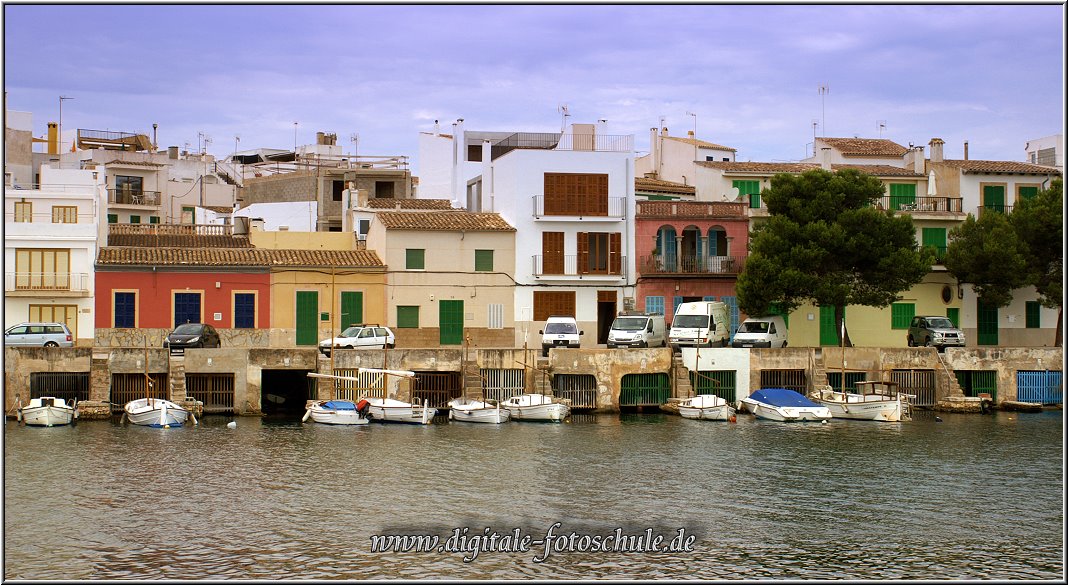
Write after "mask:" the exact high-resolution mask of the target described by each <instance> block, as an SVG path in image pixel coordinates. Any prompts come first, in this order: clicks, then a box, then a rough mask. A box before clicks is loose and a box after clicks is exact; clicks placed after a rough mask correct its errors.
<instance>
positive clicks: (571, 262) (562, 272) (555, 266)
mask: <svg viewBox="0 0 1068 585" xmlns="http://www.w3.org/2000/svg"><path fill="white" fill-rule="evenodd" d="M557 258H560V257H559V256H557ZM586 258H587V261H586V262H585V263H584V264H585V265H584V266H583V267H582V269H581V271H580V269H579V257H578V256H577V255H570V256H563V261H562V262H561V261H560V260H557V261H556V262H555V263H554V262H553V261H552V259H550V261H549V263H548V265H546V263H545V261H544V260H545V257H544V256H542V255H541V254H538V255H536V256H533V257H532V258H531V259H532V260H533V273H534V276H578V277H583V276H616V277H621V276H623V273H624V271H625V270H626V266H627V257H626V256H621V257H620V259H619V260H620V261H619V269H618V270H612V267H611V261H610V260H609V259H607V258H601V259H600V260H604V264H602V265H598V261H597V259H594V257H593V256H587V257H586Z"/></svg>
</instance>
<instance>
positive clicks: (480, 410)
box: [449, 398, 511, 424]
mask: <svg viewBox="0 0 1068 585" xmlns="http://www.w3.org/2000/svg"><path fill="white" fill-rule="evenodd" d="M509 418H511V415H510V414H509V413H508V409H506V408H501V403H500V402H497V403H496V404H491V403H489V402H483V401H481V400H472V399H470V398H453V399H452V400H450V401H449V420H455V421H461V422H474V423H494V424H496V423H503V422H508V419H509Z"/></svg>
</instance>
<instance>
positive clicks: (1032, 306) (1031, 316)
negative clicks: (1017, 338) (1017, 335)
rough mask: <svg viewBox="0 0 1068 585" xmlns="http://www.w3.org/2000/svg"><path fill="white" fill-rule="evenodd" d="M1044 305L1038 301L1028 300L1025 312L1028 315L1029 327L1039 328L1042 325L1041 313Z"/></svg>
mask: <svg viewBox="0 0 1068 585" xmlns="http://www.w3.org/2000/svg"><path fill="white" fill-rule="evenodd" d="M1041 310H1042V305H1040V304H1038V301H1027V303H1026V310H1025V311H1024V313H1025V314H1026V315H1027V318H1026V321H1027V328H1028V329H1038V328H1039V327H1041V326H1042V325H1041V320H1040V317H1039V316H1040V315H1041Z"/></svg>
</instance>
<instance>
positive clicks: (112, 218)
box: [108, 213, 119, 223]
mask: <svg viewBox="0 0 1068 585" xmlns="http://www.w3.org/2000/svg"><path fill="white" fill-rule="evenodd" d="M108 223H119V214H117V213H109V214H108Z"/></svg>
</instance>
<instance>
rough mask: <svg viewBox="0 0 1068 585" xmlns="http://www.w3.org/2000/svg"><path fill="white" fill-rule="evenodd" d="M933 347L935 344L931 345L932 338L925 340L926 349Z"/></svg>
mask: <svg viewBox="0 0 1068 585" xmlns="http://www.w3.org/2000/svg"><path fill="white" fill-rule="evenodd" d="M932 345H934V344H933V343H931V338H930V337H928V338H927V339H925V340H924V342H923V346H924V347H931V346H932Z"/></svg>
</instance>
